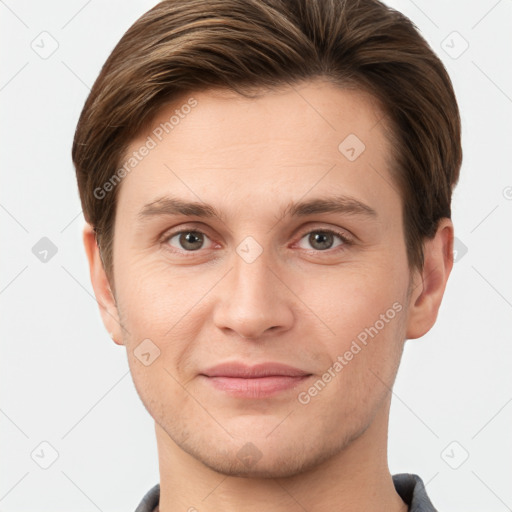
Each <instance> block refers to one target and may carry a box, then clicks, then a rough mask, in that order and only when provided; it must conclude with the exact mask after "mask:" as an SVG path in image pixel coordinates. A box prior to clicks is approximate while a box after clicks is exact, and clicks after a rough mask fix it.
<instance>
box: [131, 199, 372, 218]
mask: <svg viewBox="0 0 512 512" xmlns="http://www.w3.org/2000/svg"><path fill="white" fill-rule="evenodd" d="M320 213H341V214H345V215H356V216H361V217H367V218H373V219H376V218H377V217H378V214H377V212H376V211H375V210H374V209H373V208H372V207H370V206H368V205H367V204H365V203H363V202H361V201H359V200H358V199H355V198H354V197H350V196H334V197H327V198H315V199H310V200H308V201H301V202H294V201H292V202H290V203H289V204H288V206H287V207H286V208H285V209H284V210H283V211H282V213H281V216H282V217H286V216H291V217H304V216H307V215H314V214H320ZM167 215H169V216H170V215H185V216H189V217H202V218H213V217H217V218H219V219H220V220H221V221H222V222H225V217H224V215H222V214H221V212H219V211H218V210H217V209H216V208H215V207H214V206H212V205H209V204H207V203H203V202H195V201H183V200H181V199H178V198H176V197H170V196H165V197H161V198H159V199H156V200H155V201H152V202H151V203H148V204H146V205H145V206H144V207H143V208H142V210H141V211H140V212H139V214H138V217H139V220H141V221H144V220H145V219H148V218H152V217H157V216H167Z"/></svg>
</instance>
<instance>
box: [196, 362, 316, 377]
mask: <svg viewBox="0 0 512 512" xmlns="http://www.w3.org/2000/svg"><path fill="white" fill-rule="evenodd" d="M201 375H206V376H207V377H231V378H241V379H257V378H261V377H271V376H283V377H304V376H306V375H311V374H310V373H308V372H306V371H304V370H300V369H299V368H294V367H293V366H288V365H286V364H282V363H273V362H269V363H260V364H257V365H253V366H250V365H247V364H244V363H240V362H228V363H222V364H219V365H217V366H213V367H212V368H209V369H207V370H205V371H204V372H202V373H201Z"/></svg>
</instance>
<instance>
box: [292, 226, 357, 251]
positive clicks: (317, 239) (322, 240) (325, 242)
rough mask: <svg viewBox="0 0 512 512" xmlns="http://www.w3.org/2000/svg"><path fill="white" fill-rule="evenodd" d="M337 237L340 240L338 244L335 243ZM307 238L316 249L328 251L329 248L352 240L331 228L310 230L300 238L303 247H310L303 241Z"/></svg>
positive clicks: (348, 243)
mask: <svg viewBox="0 0 512 512" xmlns="http://www.w3.org/2000/svg"><path fill="white" fill-rule="evenodd" d="M336 238H337V239H338V240H339V243H338V244H337V245H334V244H335V242H336ZM303 240H305V241H306V242H307V243H308V244H310V246H311V247H312V248H313V249H314V250H316V251H326V250H328V249H332V248H336V247H339V246H342V245H350V243H351V242H350V240H349V239H348V238H347V237H346V236H344V235H343V234H342V233H338V232H336V231H331V230H329V229H317V230H315V231H310V232H309V233H307V234H306V235H305V236H303V237H302V238H301V239H300V242H299V246H300V247H302V248H303V249H310V247H304V246H303V245H301V243H302V242H303Z"/></svg>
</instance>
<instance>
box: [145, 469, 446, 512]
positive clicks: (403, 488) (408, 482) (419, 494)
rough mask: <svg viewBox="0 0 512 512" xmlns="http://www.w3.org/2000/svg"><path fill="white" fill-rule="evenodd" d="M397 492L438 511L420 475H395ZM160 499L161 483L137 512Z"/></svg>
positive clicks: (412, 506) (415, 506) (412, 504)
mask: <svg viewBox="0 0 512 512" xmlns="http://www.w3.org/2000/svg"><path fill="white" fill-rule="evenodd" d="M393 483H394V484H395V489H396V492H397V493H398V494H399V495H400V497H401V498H402V500H403V501H404V502H405V503H406V504H407V506H408V507H409V512H437V509H436V508H434V505H432V502H431V501H430V499H429V497H428V496H427V493H426V491H425V486H424V484H423V481H422V480H421V478H420V477H419V476H418V475H413V474H410V473H400V474H398V475H393ZM159 499H160V484H156V485H155V486H154V487H152V488H151V489H150V490H149V491H148V492H147V493H146V495H145V496H144V498H143V499H142V501H141V502H140V504H139V506H138V507H137V508H136V509H135V512H154V511H155V508H156V507H157V505H158V502H159Z"/></svg>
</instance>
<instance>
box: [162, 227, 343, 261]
mask: <svg viewBox="0 0 512 512" xmlns="http://www.w3.org/2000/svg"><path fill="white" fill-rule="evenodd" d="M183 233H198V234H201V235H204V236H205V237H207V238H210V237H209V236H208V235H207V234H206V233H205V232H204V231H201V230H200V229H195V228H194V229H181V230H179V231H175V232H172V233H166V234H165V235H164V236H163V237H162V238H161V240H160V241H161V243H162V244H167V247H168V248H169V250H170V251H171V252H173V253H175V254H190V256H194V255H196V254H197V253H199V252H200V251H201V249H198V250H196V251H187V250H185V249H182V250H181V251H180V250H177V249H176V248H174V247H172V246H170V245H169V244H168V242H169V241H170V240H171V238H173V237H175V236H176V235H181V234H183ZM311 233H324V234H330V235H334V236H337V237H338V238H339V239H340V240H341V241H342V242H343V243H342V244H341V245H339V246H338V247H335V248H334V249H332V248H331V249H326V250H323V251H322V250H319V249H304V250H305V251H308V252H309V253H311V252H314V253H317V254H323V253H325V254H332V253H335V252H341V251H344V250H346V248H347V246H350V245H352V244H353V241H352V240H351V239H350V238H348V237H347V235H346V234H345V233H343V232H340V231H336V230H333V229H312V230H310V231H306V232H304V233H303V234H302V235H301V236H300V237H299V239H298V242H300V241H301V240H302V239H303V238H304V237H305V236H307V235H310V234H311ZM298 242H296V243H298ZM190 256H187V257H190Z"/></svg>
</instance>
